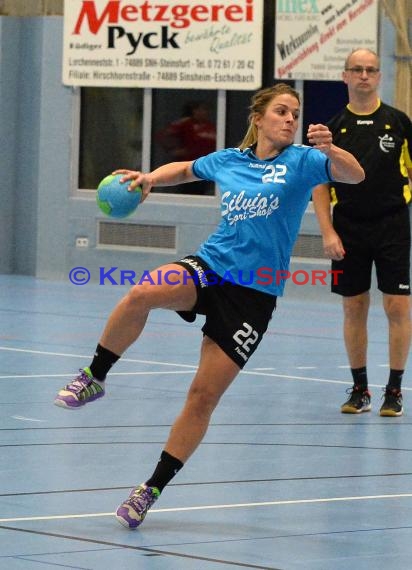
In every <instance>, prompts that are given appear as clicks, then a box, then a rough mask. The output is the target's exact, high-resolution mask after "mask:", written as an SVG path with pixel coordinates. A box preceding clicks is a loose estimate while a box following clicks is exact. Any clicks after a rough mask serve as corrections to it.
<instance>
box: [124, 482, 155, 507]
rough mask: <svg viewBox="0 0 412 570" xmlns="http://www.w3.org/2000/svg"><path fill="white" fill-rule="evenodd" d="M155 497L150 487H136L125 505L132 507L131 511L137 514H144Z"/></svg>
mask: <svg viewBox="0 0 412 570" xmlns="http://www.w3.org/2000/svg"><path fill="white" fill-rule="evenodd" d="M156 499H157V497H156V495H155V494H154V493H153V492H152V489H151V488H150V487H143V486H140V487H137V489H135V491H134V492H133V494H132V495H131V496H130V497H129V498H128V499H127V501H126V503H127V504H128V505H130V506H132V507H133V509H134V510H135V511H136V512H138V513H141V512H145V511H147V509H148V508H149V507H151V506H152V505H153V503H154V502H155V501H156Z"/></svg>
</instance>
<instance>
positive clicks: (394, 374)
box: [387, 368, 404, 390]
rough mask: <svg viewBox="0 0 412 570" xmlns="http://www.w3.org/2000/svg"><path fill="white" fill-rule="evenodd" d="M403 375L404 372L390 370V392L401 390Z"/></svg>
mask: <svg viewBox="0 0 412 570" xmlns="http://www.w3.org/2000/svg"><path fill="white" fill-rule="evenodd" d="M403 373H404V370H394V369H393V368H391V369H390V372H389V380H388V386H387V387H388V388H389V390H400V389H401V384H402V377H403Z"/></svg>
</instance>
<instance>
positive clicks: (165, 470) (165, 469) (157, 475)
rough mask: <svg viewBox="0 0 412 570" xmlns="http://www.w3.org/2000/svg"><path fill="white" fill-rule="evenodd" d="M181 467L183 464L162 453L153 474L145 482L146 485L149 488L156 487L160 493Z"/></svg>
mask: <svg viewBox="0 0 412 570" xmlns="http://www.w3.org/2000/svg"><path fill="white" fill-rule="evenodd" d="M182 467H183V463H182V462H181V461H180V460H179V459H177V458H176V457H173V455H170V453H167V451H162V453H161V455H160V460H159V463H158V464H157V466H156V469H155V470H154V472H153V475H152V476H151V477H150V479H148V480H147V481H146V485H149V487H157V488H158V489H159V491H160V492H162V491H163V489H164V488H165V487H166V485H167V484H168V483H169V481H171V480H172V479H173V477H174V476H175V475H176V473H177V472H178V471H180V470H181V468H182Z"/></svg>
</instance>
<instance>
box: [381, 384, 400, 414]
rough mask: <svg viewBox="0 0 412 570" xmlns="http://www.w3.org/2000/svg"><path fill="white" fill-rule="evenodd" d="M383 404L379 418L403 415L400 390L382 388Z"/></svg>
mask: <svg viewBox="0 0 412 570" xmlns="http://www.w3.org/2000/svg"><path fill="white" fill-rule="evenodd" d="M383 390H384V394H383V396H382V397H383V399H384V400H383V404H382V406H381V409H380V412H379V415H380V416H401V415H402V414H403V401H402V392H401V391H400V390H396V389H391V388H388V387H386V388H384V389H383Z"/></svg>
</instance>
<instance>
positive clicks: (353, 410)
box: [340, 404, 372, 414]
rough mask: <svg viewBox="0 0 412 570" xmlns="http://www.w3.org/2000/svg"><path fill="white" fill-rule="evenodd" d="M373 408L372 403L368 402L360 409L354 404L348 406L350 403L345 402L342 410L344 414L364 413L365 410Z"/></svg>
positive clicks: (368, 410)
mask: <svg viewBox="0 0 412 570" xmlns="http://www.w3.org/2000/svg"><path fill="white" fill-rule="evenodd" d="M371 409H372V405H371V404H368V405H367V406H363V407H362V408H360V409H359V410H358V409H357V408H354V407H353V406H348V405H345V404H343V406H342V407H341V409H340V411H341V412H342V414H362V413H363V412H370V411H371Z"/></svg>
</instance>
